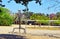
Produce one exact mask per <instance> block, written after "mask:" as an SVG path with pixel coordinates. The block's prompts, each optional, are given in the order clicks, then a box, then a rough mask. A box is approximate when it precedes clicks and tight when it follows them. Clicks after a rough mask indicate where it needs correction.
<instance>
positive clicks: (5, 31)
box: [0, 25, 60, 36]
mask: <svg viewBox="0 0 60 39" xmlns="http://www.w3.org/2000/svg"><path fill="white" fill-rule="evenodd" d="M18 26H19V25H12V26H9V27H8V26H0V34H9V32H12V30H13V28H15V27H18ZM22 27H23V28H25V27H27V25H22ZM15 32H18V30H17V29H16V30H15ZM26 32H27V34H32V35H49V36H51V35H54V36H60V30H38V29H33V30H31V29H27V28H26ZM21 33H23V30H21Z"/></svg>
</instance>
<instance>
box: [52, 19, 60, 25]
mask: <svg viewBox="0 0 60 39" xmlns="http://www.w3.org/2000/svg"><path fill="white" fill-rule="evenodd" d="M52 25H54V26H60V20H58V21H54V22H52Z"/></svg>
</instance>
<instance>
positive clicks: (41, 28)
mask: <svg viewBox="0 0 60 39" xmlns="http://www.w3.org/2000/svg"><path fill="white" fill-rule="evenodd" d="M27 28H28V29H39V30H60V28H58V27H27Z"/></svg>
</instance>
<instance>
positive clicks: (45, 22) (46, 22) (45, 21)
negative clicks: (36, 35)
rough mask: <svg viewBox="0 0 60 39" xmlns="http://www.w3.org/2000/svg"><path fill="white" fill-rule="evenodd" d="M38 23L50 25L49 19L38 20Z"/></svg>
mask: <svg viewBox="0 0 60 39" xmlns="http://www.w3.org/2000/svg"><path fill="white" fill-rule="evenodd" d="M36 22H37V23H40V24H41V25H48V24H49V20H40V21H36Z"/></svg>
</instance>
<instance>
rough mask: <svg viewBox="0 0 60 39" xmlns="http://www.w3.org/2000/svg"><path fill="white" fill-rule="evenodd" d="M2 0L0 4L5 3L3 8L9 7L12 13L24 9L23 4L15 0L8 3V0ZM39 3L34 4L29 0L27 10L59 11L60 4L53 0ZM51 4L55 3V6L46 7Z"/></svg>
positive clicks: (41, 11) (47, 12)
mask: <svg viewBox="0 0 60 39" xmlns="http://www.w3.org/2000/svg"><path fill="white" fill-rule="evenodd" d="M2 1H3V2H2V4H5V5H6V6H5V8H7V9H9V10H10V11H11V12H13V13H16V12H17V11H18V10H21V11H22V10H23V9H25V6H23V5H21V4H16V3H15V1H11V2H10V3H7V1H8V0H2ZM58 1H60V0H58ZM41 3H42V5H39V4H38V3H37V4H36V3H35V1H32V2H29V4H28V8H29V11H31V12H34V13H44V14H51V13H56V12H60V7H59V6H60V4H58V3H56V2H54V1H51V0H42V2H41ZM53 5H56V6H55V7H52V8H50V9H48V7H51V6H53ZM56 7H57V8H56Z"/></svg>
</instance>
